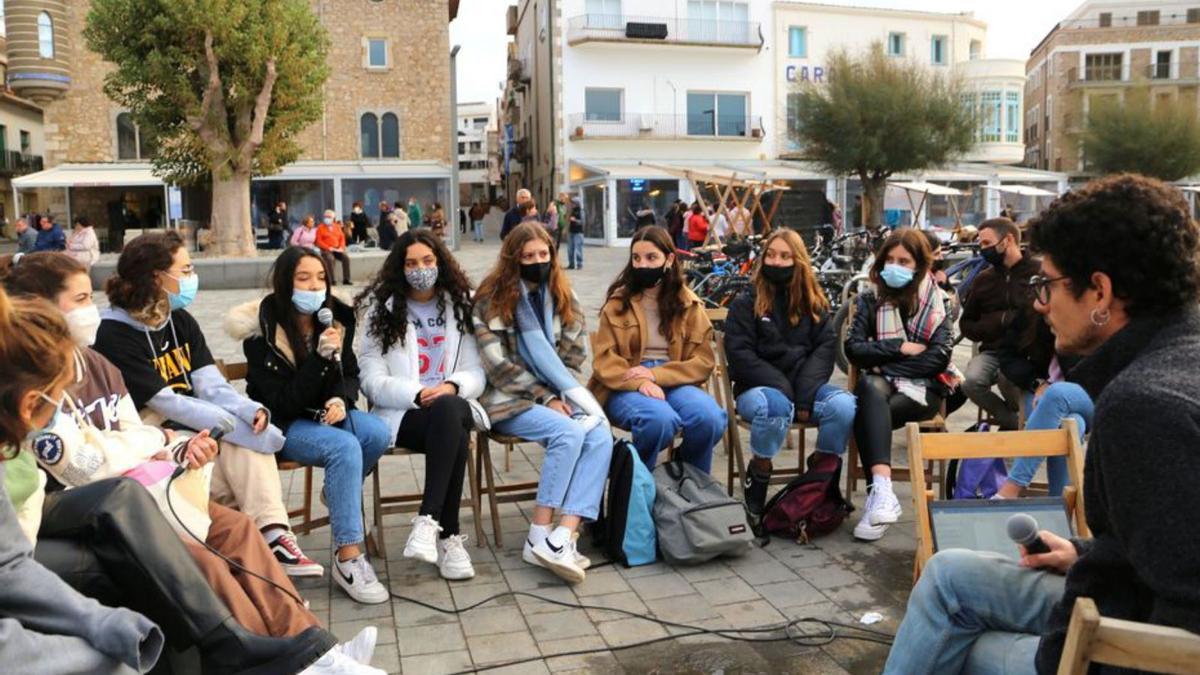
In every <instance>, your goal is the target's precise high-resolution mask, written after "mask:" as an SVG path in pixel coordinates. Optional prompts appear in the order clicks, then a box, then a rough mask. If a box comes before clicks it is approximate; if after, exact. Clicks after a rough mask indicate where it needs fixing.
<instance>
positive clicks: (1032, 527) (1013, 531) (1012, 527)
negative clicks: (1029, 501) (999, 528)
mask: <svg viewBox="0 0 1200 675" xmlns="http://www.w3.org/2000/svg"><path fill="white" fill-rule="evenodd" d="M1005 527H1006V528H1007V529H1008V538H1009V539H1012V540H1013V541H1014V542H1016V543H1018V544H1020V545H1022V546H1024V547H1025V550H1026V551H1027V552H1028V553H1029V555H1039V554H1041V553H1049V552H1050V547H1049V546H1046V542H1044V541H1042V537H1041V535H1040V534H1038V524H1037V521H1036V520H1034V518H1033V516H1031V515H1029V514H1028V513H1017V514H1014V515H1012V516H1011V517H1009V519H1008V523H1007V524H1006V525H1005Z"/></svg>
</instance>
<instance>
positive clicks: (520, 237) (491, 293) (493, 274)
mask: <svg viewBox="0 0 1200 675" xmlns="http://www.w3.org/2000/svg"><path fill="white" fill-rule="evenodd" d="M534 240H537V241H541V242H544V243H545V244H546V245H547V246H549V247H550V278H549V279H548V280H547V281H546V287H547V288H549V289H550V295H551V297H552V298H553V299H554V311H555V312H557V313H558V315H559V317H560V318H562V322H563V324H569V323H572V322H574V321H575V313H574V311H573V310H572V309H571V282H570V281H568V280H567V274H566V272H563V270H562V268H561V267H559V266H558V249H557V248H555V246H554V240H553V239H551V238H550V234H549V233H548V232H546V229H545V228H544V227H542V226H541V224H540V223H535V222H530V223H521V224H520V225H517V226H516V227H514V228H513V229H512V231H511V232H509V233H508V236H507V237H505V239H504V245H503V246H501V247H500V258H499V259H498V260H496V266H495V267H493V268H492V270H491V271H490V272H488V274H487V276H486V277H484V278H483V281H482V282H480V284H479V290H477V291H476V292H475V300H476V302H484V301H487V302H488V303H489V304H488V312H487V316H486V317H484V318H485V319H487V320H488V321H491V320H492V319H495V318H499V319H501V320H502V321H504V323H506V324H510V325H511V324H512V323H513V320H514V317H515V315H516V313H517V298H518V297H519V296H520V293H521V291H520V287H519V286H518V284H520V283H522V282H521V251H522V249H524V248H525V244H528V243H529V242H531V241H534Z"/></svg>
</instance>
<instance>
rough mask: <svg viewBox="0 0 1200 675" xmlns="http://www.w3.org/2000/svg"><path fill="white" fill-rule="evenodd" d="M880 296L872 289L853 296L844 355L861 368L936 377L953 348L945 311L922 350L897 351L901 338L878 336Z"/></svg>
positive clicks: (948, 319)
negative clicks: (851, 313)
mask: <svg viewBox="0 0 1200 675" xmlns="http://www.w3.org/2000/svg"><path fill="white" fill-rule="evenodd" d="M878 305H879V297H878V296H877V295H875V292H874V291H864V292H862V293H860V294H859V295H858V298H857V299H856V300H855V307H854V319H853V321H852V322H851V324H850V332H849V334H848V335H847V336H846V345H845V346H846V358H848V359H850V363H852V364H854V365H855V366H857V367H858V368H859V369H860V370H862V371H877V372H879V373H880V374H883V375H887V376H889V377H906V378H911V379H927V380H930V381H935V379H936V378H937V376H938V375H941V374H942V373H943V372H945V371H946V368H948V367H949V366H950V353H951V352H952V351H953V349H954V337H953V331H952V330H951V325H950V317H949V316H948V315H947V317H946V319H945V320H944V321H943V322H942V325H941V326H938V329H937V330H936V331H935V332H934V334H933V337H932V338H931V339H930V340H929V342H927V343H925V346H926V349H925V351H924V352H922V353H920V354H918V355H916V356H905V355H904V354H901V353H900V345H902V344H904V340H901V339H900V338H892V339H889V340H877V339H876V338H875V336H876V334H877V332H878V331H877V330H876V325H875V309H876V307H878Z"/></svg>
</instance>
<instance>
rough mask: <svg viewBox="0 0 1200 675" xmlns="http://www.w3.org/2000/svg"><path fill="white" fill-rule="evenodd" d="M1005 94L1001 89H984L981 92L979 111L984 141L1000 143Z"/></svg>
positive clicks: (982, 139)
mask: <svg viewBox="0 0 1200 675" xmlns="http://www.w3.org/2000/svg"><path fill="white" fill-rule="evenodd" d="M1002 109H1003V95H1002V93H1001V92H999V91H991V90H989V91H983V92H981V93H980V94H979V113H980V117H981V120H980V121H981V122H982V125H983V126H982V135H981V137H980V140H981V141H983V142H984V143H999V142H1000V129H1001V125H1002V124H1003V120H1004V118H1003V116H1002Z"/></svg>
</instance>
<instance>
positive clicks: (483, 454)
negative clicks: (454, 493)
mask: <svg viewBox="0 0 1200 675" xmlns="http://www.w3.org/2000/svg"><path fill="white" fill-rule="evenodd" d="M490 441H495V442H496V443H500V444H501V445H504V446H505V452H512V451H513V446H515V445H517V444H519V443H524V442H526V441H525V440H524V439H522V438H517V437H516V436H506V435H504V434H499V433H495V432H491V431H483V430H478V431H476V432H475V449H476V451H477V452H478V453H479V458H478V459H477V460H476V461H475V462H474V465H475V466H474V469H475V471H474V474H475V478H474V480H473V481H472V482H473V483H474V484H475V485H476V486H479V485H480V484H481V483H482V485H483V487H482V488H478V489H479V490H480V491H481V492H482V494H485V495H487V500H488V509H489V510H490V511H491V512H492V541H494V542H495V544H496V548H503V546H504V540H503V535H502V533H501V530H500V509H499V505H500V504H502V503H508V502H519V501H527V500H530V499H536V498H537V488H538V481H536V480H533V481H521V482H517V483H509V484H507V485H499V484H498V483H499V481H498V480H497V479H496V467H495V466H494V465H493V464H492V452H491V445H490ZM481 474H482V475H481Z"/></svg>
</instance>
